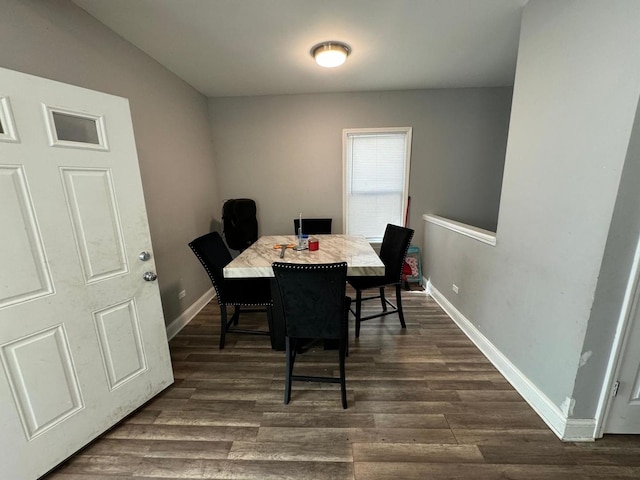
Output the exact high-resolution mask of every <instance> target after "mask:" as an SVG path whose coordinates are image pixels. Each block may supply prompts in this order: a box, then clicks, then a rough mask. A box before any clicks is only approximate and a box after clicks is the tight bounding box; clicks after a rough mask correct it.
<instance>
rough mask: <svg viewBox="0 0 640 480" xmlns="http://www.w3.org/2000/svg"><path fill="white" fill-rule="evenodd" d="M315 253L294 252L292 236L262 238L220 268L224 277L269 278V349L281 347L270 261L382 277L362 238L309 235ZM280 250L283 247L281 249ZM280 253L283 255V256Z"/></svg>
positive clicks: (280, 324) (379, 262) (295, 242)
mask: <svg viewBox="0 0 640 480" xmlns="http://www.w3.org/2000/svg"><path fill="white" fill-rule="evenodd" d="M314 240H315V241H317V242H318V243H317V247H318V249H317V250H309V249H308V248H304V249H296V247H298V246H299V245H300V243H301V242H300V241H299V238H298V237H297V236H295V235H265V236H261V237H260V238H258V240H257V241H256V242H254V243H253V244H252V245H250V246H249V247H248V248H247V249H245V250H244V251H242V252H241V253H240V254H239V255H238V256H237V257H235V258H234V259H233V260H232V261H231V262H230V263H229V264H228V265H227V266H226V267H224V269H223V275H224V276H225V278H269V279H270V280H271V292H272V295H271V296H272V300H273V315H272V325H271V329H270V334H271V346H272V348H273V349H274V350H284V348H285V323H284V314H283V311H282V304H281V302H280V295H278V294H277V292H278V286H277V284H276V280H275V276H274V273H273V268H272V264H273V262H286V263H302V264H320V263H335V262H347V276H350V277H351V276H353V277H357V276H367V275H371V276H383V275H384V270H385V267H384V263H382V260H380V257H379V256H378V254H377V253H376V252H375V250H374V249H373V247H372V246H371V244H370V243H369V242H368V240H367V239H366V238H365V237H362V236H355V235H342V234H328V235H312V236H311V241H314ZM283 247H284V248H283ZM283 252H284V253H283Z"/></svg>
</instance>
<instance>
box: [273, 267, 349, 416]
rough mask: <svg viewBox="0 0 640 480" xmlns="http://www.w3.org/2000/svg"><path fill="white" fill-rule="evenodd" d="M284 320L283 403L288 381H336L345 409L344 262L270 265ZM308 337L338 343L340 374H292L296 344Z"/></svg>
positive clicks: (288, 396)
mask: <svg viewBox="0 0 640 480" xmlns="http://www.w3.org/2000/svg"><path fill="white" fill-rule="evenodd" d="M273 273H274V274H275V278H276V283H277V285H278V291H279V294H280V298H281V301H282V307H283V312H284V321H285V345H286V355H287V362H286V372H285V390H284V403H285V404H288V403H289V400H290V399H291V382H292V381H307V382H330V383H340V390H341V395H342V408H347V387H346V380H345V357H346V352H347V342H348V333H347V329H348V318H349V307H350V305H351V298H349V297H347V296H346V295H345V292H346V284H347V282H346V280H347V263H346V262H339V263H325V264H295V263H281V262H275V263H274V264H273ZM310 339H314V340H315V339H319V340H320V339H321V340H334V341H337V342H338V361H339V365H340V376H339V378H338V377H327V376H307V375H294V374H293V367H294V364H295V361H296V355H297V354H299V352H300V349H299V346H300V344H301V343H306V342H308V341H309V340H310Z"/></svg>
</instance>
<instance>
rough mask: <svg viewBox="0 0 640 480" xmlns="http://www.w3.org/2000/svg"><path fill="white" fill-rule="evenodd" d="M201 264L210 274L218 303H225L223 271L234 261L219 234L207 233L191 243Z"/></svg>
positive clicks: (190, 245)
mask: <svg viewBox="0 0 640 480" xmlns="http://www.w3.org/2000/svg"><path fill="white" fill-rule="evenodd" d="M189 247H191V250H193V253H195V254H196V257H198V260H200V263H202V266H203V267H204V269H205V270H206V271H207V273H208V274H209V278H210V279H211V283H213V287H214V288H215V290H216V295H217V297H218V302H220V303H221V304H222V303H225V301H226V300H225V291H226V289H225V282H224V275H223V274H222V269H223V268H224V267H226V266H227V264H229V263H230V262H231V260H232V259H233V258H232V257H231V253H229V250H228V249H227V246H226V245H225V244H224V240H222V237H221V236H220V234H219V233H218V232H211V233H207V234H206V235H202V236H201V237H198V238H196V239H195V240H193V241H192V242H190V243H189Z"/></svg>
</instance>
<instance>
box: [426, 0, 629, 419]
mask: <svg viewBox="0 0 640 480" xmlns="http://www.w3.org/2000/svg"><path fill="white" fill-rule="evenodd" d="M638 25H640V3H639V2H637V1H634V0H619V1H611V2H602V1H598V0H583V1H575V0H558V1H554V2H550V1H544V0H530V1H529V3H528V4H527V5H526V7H525V9H524V14H523V20H522V28H521V37H520V47H519V52H518V64H517V70H516V79H515V84H514V93H513V104H512V113H511V122H510V129H509V139H508V144H507V156H506V163H505V171H504V179H503V188H502V198H501V205H500V213H499V218H498V230H497V245H496V247H490V246H487V245H484V244H480V243H478V242H475V241H473V240H471V239H468V238H464V237H463V238H461V237H459V236H457V235H456V234H454V233H452V232H449V231H446V230H443V229H442V228H440V227H437V226H435V225H430V224H427V226H426V227H425V237H426V238H425V242H424V248H425V250H426V262H425V271H426V275H427V276H428V277H430V279H431V282H432V283H433V284H434V285H435V287H436V288H437V289H438V290H439V291H440V292H442V293H443V294H444V295H445V296H446V297H447V298H448V299H449V301H450V302H451V303H452V304H454V305H455V307H456V308H457V310H459V311H460V312H461V313H462V314H463V315H464V316H465V317H466V318H467V319H469V320H470V321H471V322H472V323H473V325H474V326H475V327H476V328H477V329H478V331H479V332H480V333H481V334H482V335H484V337H486V338H487V339H488V340H489V341H490V342H491V343H492V344H493V345H494V346H495V347H496V348H497V349H498V351H499V352H500V354H502V355H504V356H505V357H506V358H507V359H508V361H510V362H511V364H513V365H514V366H515V367H516V368H517V369H519V371H520V372H522V373H523V374H524V375H525V376H526V377H527V379H528V380H529V381H530V382H532V385H533V387H534V389H538V390H539V391H540V392H541V394H542V396H544V397H546V399H548V400H550V401H551V402H552V403H553V404H554V405H555V406H556V407H557V408H558V410H559V411H560V412H562V414H563V415H564V416H565V417H571V416H572V408H573V406H574V402H575V406H576V408H581V404H582V403H584V404H587V405H590V408H588V409H587V411H584V410H582V409H581V410H580V412H581V414H582V415H585V417H583V418H593V415H594V413H595V412H594V411H593V409H592V407H593V404H594V402H593V395H595V393H594V392H592V391H591V392H588V391H585V390H584V389H583V390H582V391H581V392H580V393H581V395H583V396H581V397H580V398H578V397H575V396H574V383H575V381H576V376H577V373H578V368H579V362H580V357H581V354H582V352H583V344H584V341H585V335H586V332H587V328H588V323H589V318H590V314H591V309H592V304H593V301H594V295H595V290H596V282H597V280H598V275H599V272H600V267H601V264H602V260H603V256H604V251H605V244H606V241H607V237H608V233H609V225H610V223H611V220H612V215H613V211H614V205H615V202H616V197H617V193H618V186H619V183H620V177H621V173H622V169H623V165H624V162H625V158H626V154H627V147H628V143H629V139H630V134H631V128H632V125H633V120H634V115H635V110H636V106H637V105H638V98H639V94H640V57H639V56H638V54H637V46H638V45H639V44H640V29H639V28H638ZM636 185H637V182H636ZM452 283H456V284H457V285H459V286H460V293H459V294H458V295H453V294H452V293H451V284H452ZM601 341H602V342H603V345H606V344H607V343H609V344H610V339H607V338H604V339H601ZM605 348H606V347H605ZM595 381H596V382H597V381H600V382H601V379H595ZM585 396H590V398H586V397H585Z"/></svg>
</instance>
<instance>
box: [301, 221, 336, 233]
mask: <svg viewBox="0 0 640 480" xmlns="http://www.w3.org/2000/svg"><path fill="white" fill-rule="evenodd" d="M331 222H332V219H331V218H303V219H302V233H304V234H309V235H320V234H323V233H327V234H328V233H331ZM299 226H300V219H299V218H295V219H294V220H293V229H294V231H293V233H294V234H295V235H297V234H298V227H299Z"/></svg>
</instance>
